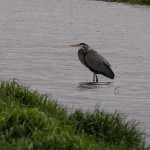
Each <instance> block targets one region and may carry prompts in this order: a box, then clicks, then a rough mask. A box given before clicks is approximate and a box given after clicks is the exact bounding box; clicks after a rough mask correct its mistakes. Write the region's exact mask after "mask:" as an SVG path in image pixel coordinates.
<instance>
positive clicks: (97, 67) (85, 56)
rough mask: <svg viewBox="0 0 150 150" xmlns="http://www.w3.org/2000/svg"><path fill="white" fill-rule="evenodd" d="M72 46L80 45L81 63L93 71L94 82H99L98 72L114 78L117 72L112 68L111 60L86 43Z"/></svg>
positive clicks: (77, 45)
mask: <svg viewBox="0 0 150 150" xmlns="http://www.w3.org/2000/svg"><path fill="white" fill-rule="evenodd" d="M71 46H76V47H80V49H79V50H78V57H79V60H80V61H81V63H82V64H83V65H84V66H86V67H87V68H89V69H90V70H91V71H92V72H93V73H94V75H93V82H95V81H96V82H98V77H97V74H102V75H104V76H106V77H108V78H110V79H114V77H115V74H114V73H113V71H112V70H111V68H110V67H111V65H110V64H109V62H108V61H107V60H106V59H105V58H104V57H103V56H101V55H100V54H99V53H98V52H96V51H95V50H93V49H92V48H90V47H89V46H88V45H87V44H85V43H80V44H75V45H71Z"/></svg>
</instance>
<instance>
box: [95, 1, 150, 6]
mask: <svg viewBox="0 0 150 150" xmlns="http://www.w3.org/2000/svg"><path fill="white" fill-rule="evenodd" d="M97 1H100V0H97ZM102 1H106V2H121V3H130V4H139V5H150V0H102Z"/></svg>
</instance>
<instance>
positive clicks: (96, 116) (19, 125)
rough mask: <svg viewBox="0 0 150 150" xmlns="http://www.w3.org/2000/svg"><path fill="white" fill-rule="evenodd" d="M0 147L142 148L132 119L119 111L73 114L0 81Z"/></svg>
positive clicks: (66, 149) (36, 149)
mask: <svg viewBox="0 0 150 150" xmlns="http://www.w3.org/2000/svg"><path fill="white" fill-rule="evenodd" d="M0 148H1V150H3V149H4V150H5V149H6V150H16V149H21V150H26V149H28V150H106V149H107V150H126V149H127V150H130V149H131V150H144V149H146V148H145V144H144V135H143V133H141V132H140V131H139V130H138V127H137V124H136V123H135V121H129V122H125V118H124V117H123V116H122V115H121V114H119V113H117V112H116V113H114V114H108V113H105V112H104V111H101V110H99V109H95V111H94V112H92V113H90V112H85V113H84V112H82V111H81V110H75V111H74V112H73V113H71V114H70V113H69V114H68V112H67V109H66V108H64V107H62V106H61V105H59V104H58V103H57V101H54V100H51V99H50V98H49V97H48V96H47V95H40V94H39V93H38V92H37V91H32V90H30V89H29V88H28V87H25V86H22V85H20V84H18V83H17V82H16V81H12V82H1V83H0Z"/></svg>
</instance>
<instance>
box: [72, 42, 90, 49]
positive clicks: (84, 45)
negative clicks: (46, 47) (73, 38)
mask: <svg viewBox="0 0 150 150" xmlns="http://www.w3.org/2000/svg"><path fill="white" fill-rule="evenodd" d="M70 46H73V47H80V48H89V46H88V45H87V44H85V43H79V44H73V45H70Z"/></svg>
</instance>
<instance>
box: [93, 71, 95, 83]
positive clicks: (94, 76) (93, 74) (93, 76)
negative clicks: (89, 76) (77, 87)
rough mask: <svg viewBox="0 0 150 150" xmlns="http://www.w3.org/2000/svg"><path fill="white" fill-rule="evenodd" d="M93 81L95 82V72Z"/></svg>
mask: <svg viewBox="0 0 150 150" xmlns="http://www.w3.org/2000/svg"><path fill="white" fill-rule="evenodd" d="M93 82H95V73H94V74H93Z"/></svg>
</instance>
